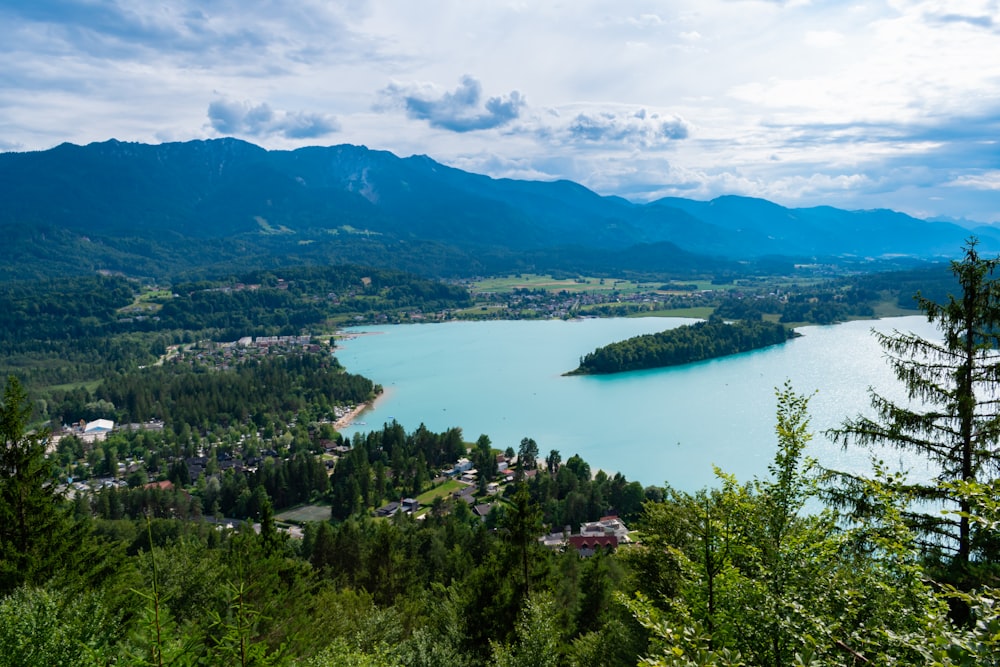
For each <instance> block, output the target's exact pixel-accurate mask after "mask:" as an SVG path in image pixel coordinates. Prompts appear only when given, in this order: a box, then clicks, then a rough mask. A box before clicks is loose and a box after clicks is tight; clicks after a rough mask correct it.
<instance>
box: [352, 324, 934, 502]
mask: <svg viewBox="0 0 1000 667" xmlns="http://www.w3.org/2000/svg"><path fill="white" fill-rule="evenodd" d="M692 321H693V320H684V319H677V318H640V319H588V320H575V321H562V320H546V321H510V322H505V321H499V322H452V323H444V324H416V325H394V326H383V327H366V328H359V329H352V330H351V331H352V332H355V333H369V334H372V335H363V336H359V337H357V338H354V339H351V340H346V341H343V342H342V344H341V346H340V348H338V350H337V357H338V359H340V361H341V363H342V364H344V366H346V367H347V369H348V370H349V371H351V372H354V373H361V374H362V375H365V376H367V377H369V378H371V379H372V380H374V381H375V382H378V383H380V384H382V385H383V386H384V387H385V389H386V393H385V395H384V396H383V397H382V398H381V399H379V401H377V403H376V405H375V407H374V409H372V410H370V411H368V412H366V413H364V415H362V416H361V417H360V418H359V420H360V421H364V422H365V424H366V425H364V426H355V427H352V428H348V429H346V430H345V431H344V432H345V434H347V435H350V434H352V433H353V432H354V431H358V430H360V431H366V430H369V429H373V428H380V427H381V425H382V424H383V423H384V422H387V421H392V420H393V419H395V420H396V421H398V422H399V423H400V424H402V425H403V427H404V428H405V429H406V430H407V431H411V430H413V429H415V428H416V427H417V426H418V425H419V424H420V423H423V424H425V425H426V426H427V428H429V429H431V430H434V431H442V430H445V429H447V428H451V427H453V426H458V427H461V428H462V430H463V433H464V435H465V439H466V440H470V441H472V440H475V439H476V438H477V437H479V435H480V434H483V433H485V434H486V435H488V436H489V437H490V439H491V440H492V441H493V445H494V447H499V448H501V449H503V448H506V447H507V446H511V447H514V449H517V447H518V444H519V443H520V441H521V438H523V437H525V436H528V437H532V438H534V439H535V440H536V441H537V442H538V447H539V451H540V452H541V453H542V455H543V456H544V455H547V454H548V452H549V450H552V449H557V450H559V452H560V454H561V455H562V459H563V460H564V461H565V460H566V459H567V458H569V457H570V456H572V455H573V454H579V455H580V456H582V457H583V458H584V460H586V461H587V462H588V463H590V465H591V467H592V468H593V469H594V470H597V469H598V468H600V469H603V470H605V471H608V472H609V473H613V472H621V473H622V474H624V475H625V476H626V477H627V478H628V479H629V480H638V481H639V482H641V483H642V484H643V485H649V484H663V483H669V484H670V485H672V486H674V487H676V488H679V489H683V490H687V491H693V490H696V489H699V488H702V487H705V486H711V485H714V474H713V465H715V466H719V467H720V468H722V469H723V470H725V471H726V472H729V473H733V474H735V475H736V476H737V478H738V479H739V480H740V481H748V480H750V479H751V478H753V477H754V476H761V477H762V476H764V475H766V474H767V465H768V463H770V462H771V460H772V459H773V456H774V447H775V436H774V420H775V417H774V415H775V407H776V401H775V395H774V392H775V388H776V387H780V386H781V385H783V384H784V382H785V380H791V382H792V384H793V387H794V389H795V390H796V391H797V392H799V393H809V394H812V393H813V392H816V393H815V395H814V396H813V397H812V398H811V400H810V404H809V407H810V410H809V412H810V415H811V426H812V430H813V432H814V434H815V436H814V439H813V441H812V442H811V443H810V451H809V454H810V455H812V456H814V457H815V458H817V459H819V461H820V462H821V463H822V464H824V465H827V466H830V467H835V468H838V469H841V470H848V471H853V472H864V471H867V470H869V467H870V466H869V463H868V462H869V459H870V455H871V452H869V451H868V450H864V449H860V448H849V449H848V450H846V451H845V450H843V449H842V448H840V447H838V446H835V445H833V444H832V443H830V442H829V441H828V440H827V439H826V438H825V437H824V436H823V434H822V431H823V430H825V429H827V428H830V427H833V426H837V425H839V424H840V423H841V421H842V420H843V419H844V418H845V417H848V416H856V415H857V414H859V413H861V412H868V404H869V400H868V395H867V392H866V390H867V388H868V387H869V386H873V387H875V388H876V389H878V390H879V391H880V392H881V393H883V394H886V395H888V396H892V397H895V398H896V399H897V400H902V396H903V394H902V390H901V387H900V386H899V383H898V382H897V381H896V380H895V379H894V378H893V377H892V374H891V371H890V369H889V368H888V366H887V365H886V364H885V361H884V359H883V353H882V350H881V348H879V346H878V345H877V343H876V342H875V340H874V338H873V337H872V336H871V333H870V331H871V329H872V328H876V329H878V330H883V331H890V330H892V329H894V328H895V329H898V330H900V331H913V332H915V333H918V334H920V335H922V336H925V337H929V338H936V337H938V336H937V335H936V331H935V330H934V329H933V328H932V326H931V325H929V324H928V323H927V322H926V320H925V319H924V318H922V317H906V318H895V319H887V320H879V321H863V322H851V323H846V324H838V325H833V326H824V327H819V326H816V327H803V328H801V329H799V332H800V333H802V334H803V336H802V337H801V338H796V339H794V340H791V341H789V342H788V343H785V344H784V345H780V346H775V347H771V348H767V349H764V350H757V351H755V352H749V353H746V354H740V355H736V356H733V357H727V358H724V359H715V360H712V361H707V362H701V363H697V364H690V365H687V366H681V367H675V368H669V369H657V370H651V371H637V372H631V373H623V374H619V375H612V376H586V377H563V376H562V373H564V372H566V371H569V370H572V369H573V368H575V367H576V366H577V364H578V361H579V358H580V357H581V356H583V355H584V354H586V353H588V352H590V351H592V350H593V349H594V348H596V347H598V346H600V345H604V344H607V343H610V342H612V341H616V340H622V339H625V338H628V337H630V336H636V335H639V334H643V333H652V332H655V331H662V330H664V329H667V328H671V327H675V326H680V325H681V324H685V323H690V322H692ZM880 455H881V458H883V459H885V461H886V462H887V463H889V464H896V465H901V466H903V467H905V468H907V469H909V470H911V473H912V474H913V476H914V477H915V478H923V477H926V476H927V475H928V474H929V469H928V468H927V467H926V466H925V465H924V464H923V463H922V462H920V461H914V460H901V459H900V455H899V454H898V453H896V452H893V451H891V450H883V451H882V452H880Z"/></svg>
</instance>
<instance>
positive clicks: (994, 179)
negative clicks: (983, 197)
mask: <svg viewBox="0 0 1000 667" xmlns="http://www.w3.org/2000/svg"><path fill="white" fill-rule="evenodd" d="M945 185H948V186H952V187H964V188H972V189H974V190H1000V170H998V169H994V170H991V171H984V172H982V173H979V174H966V175H964V176H959V177H958V178H956V179H954V180H953V181H951V182H949V183H946V184H945Z"/></svg>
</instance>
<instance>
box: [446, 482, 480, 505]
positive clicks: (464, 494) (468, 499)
mask: <svg viewBox="0 0 1000 667" xmlns="http://www.w3.org/2000/svg"><path fill="white" fill-rule="evenodd" d="M475 492H476V488H475V487H474V486H466V487H463V488H461V489H459V490H458V491H454V492H452V494H451V497H452V498H454V499H455V500H462V501H464V502H465V503H467V504H469V505H474V504H475V502H476V498H475Z"/></svg>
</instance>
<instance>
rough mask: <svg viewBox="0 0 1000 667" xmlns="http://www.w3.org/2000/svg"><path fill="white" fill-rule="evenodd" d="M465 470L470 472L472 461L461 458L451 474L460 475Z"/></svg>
mask: <svg viewBox="0 0 1000 667" xmlns="http://www.w3.org/2000/svg"><path fill="white" fill-rule="evenodd" d="M467 470H472V461H470V460H469V459H467V458H465V457H462V458H460V459H459V460H458V463H456V464H455V467H454V468H453V469H452V473H453V474H455V475H461V474H462V473H464V472H465V471H467Z"/></svg>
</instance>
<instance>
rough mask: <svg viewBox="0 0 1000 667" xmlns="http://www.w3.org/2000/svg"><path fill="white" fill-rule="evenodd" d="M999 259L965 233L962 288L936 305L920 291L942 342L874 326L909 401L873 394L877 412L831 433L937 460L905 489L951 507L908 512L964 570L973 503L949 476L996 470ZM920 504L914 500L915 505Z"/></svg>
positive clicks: (957, 266)
mask: <svg viewBox="0 0 1000 667" xmlns="http://www.w3.org/2000/svg"><path fill="white" fill-rule="evenodd" d="M998 266H1000V259H989V260H987V259H983V258H981V257H980V256H979V253H978V252H977V251H976V240H975V239H970V240H969V241H968V243H967V245H966V247H965V255H964V257H963V259H962V260H961V261H954V262H952V264H951V271H952V273H953V274H954V275H955V277H956V278H957V280H958V284H959V287H960V289H961V294H960V295H959V296H958V297H955V296H949V297H948V300H947V303H944V304H939V303H936V302H934V301H931V300H929V299H926V298H924V297H923V296H921V295H920V294H919V293H918V294H917V297H916V298H917V302H918V304H919V307H920V309H921V310H922V311H923V312H924V313H925V314H926V315H927V318H928V320H929V321H930V322H936V323H937V324H938V327H939V329H940V331H941V333H942V335H943V340H942V341H941V342H937V341H929V340H926V339H924V338H921V337H919V336H917V335H915V334H912V333H900V332H898V331H894V332H893V333H891V334H884V333H878V332H876V333H875V336H876V337H877V338H878V341H879V343H880V344H881V346H882V347H883V348H884V349H885V351H886V352H887V357H888V360H889V364H890V366H891V367H892V369H893V371H894V373H895V375H896V377H897V378H898V379H899V381H900V382H902V383H903V385H904V386H905V388H906V392H907V396H908V398H909V399H910V400H911V401H912V404H910V405H900V404H898V403H896V402H893V401H891V400H889V399H887V398H885V397H884V396H881V395H879V394H877V393H875V392H872V393H871V401H872V407H873V408H874V410H875V416H874V417H872V418H868V417H858V418H856V419H850V420H847V421H846V422H844V424H843V425H842V427H841V428H839V429H836V430H833V431H831V435H833V436H834V438H835V440H837V441H839V442H841V443H844V444H846V443H848V442H851V441H853V442H857V443H859V444H862V445H887V446H889V447H894V448H897V449H900V450H904V451H908V452H914V453H916V454H920V455H923V456H926V457H927V458H928V459H929V460H930V461H931V462H932V463H933V464H934V465H936V466H937V469H938V473H937V475H936V476H935V478H934V479H933V480H931V481H928V482H924V483H916V484H913V485H912V486H910V488H909V489H908V490H909V491H911V492H912V493H913V494H914V497H915V498H916V499H918V500H922V501H929V502H931V503H938V504H940V503H945V504H950V505H951V506H952V507H954V506H956V505H957V512H952V513H950V514H948V515H941V514H940V513H938V512H936V511H934V512H933V513H931V512H919V511H918V512H914V513H913V514H912V517H911V518H912V519H913V521H914V523H915V524H916V525H917V527H918V528H920V529H921V532H923V533H924V534H925V535H927V536H930V537H931V540H932V542H933V543H934V544H935V545H938V544H941V545H944V546H948V547H950V549H951V551H952V552H953V554H954V558H953V561H952V562H953V563H954V564H955V565H957V566H958V567H959V569H962V568H964V566H965V565H967V564H968V563H969V561H970V556H971V555H972V545H973V543H974V539H973V538H974V535H973V530H974V528H973V526H972V525H971V523H970V520H969V511H970V503H969V500H968V499H967V498H964V497H962V496H961V495H960V494H957V493H955V492H954V491H953V490H952V488H953V487H951V486H950V485H951V484H952V483H954V482H975V481H986V480H988V479H991V478H993V477H994V476H995V475H996V474H997V472H998V466H997V464H998V461H1000V459H998V456H997V451H996V446H997V439H998V436H1000V402H998V401H997V396H998V394H997V390H998V389H1000V357H997V355H996V349H997V348H998V347H1000V283H998V282H997V276H996V275H995V273H996V271H997V268H998ZM918 509H919V508H918Z"/></svg>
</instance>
